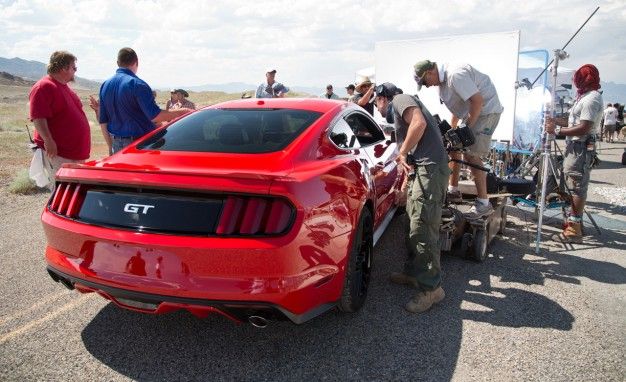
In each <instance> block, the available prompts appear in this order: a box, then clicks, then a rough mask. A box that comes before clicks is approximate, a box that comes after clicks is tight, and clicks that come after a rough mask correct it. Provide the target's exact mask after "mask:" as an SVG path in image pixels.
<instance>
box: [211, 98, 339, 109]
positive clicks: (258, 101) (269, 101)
mask: <svg viewBox="0 0 626 382" xmlns="http://www.w3.org/2000/svg"><path fill="white" fill-rule="evenodd" d="M347 104H348V102H347V101H337V100H328V99H324V98H247V99H240V100H234V101H226V102H221V103H218V104H215V105H212V106H209V107H208V108H210V109H274V108H276V109H297V110H310V111H316V112H319V113H327V112H329V111H331V110H333V109H336V108H338V107H344V108H345V107H346V105H347Z"/></svg>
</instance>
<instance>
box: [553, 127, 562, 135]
mask: <svg viewBox="0 0 626 382" xmlns="http://www.w3.org/2000/svg"><path fill="white" fill-rule="evenodd" d="M554 132H555V133H556V135H560V134H561V126H557V127H556V129H554Z"/></svg>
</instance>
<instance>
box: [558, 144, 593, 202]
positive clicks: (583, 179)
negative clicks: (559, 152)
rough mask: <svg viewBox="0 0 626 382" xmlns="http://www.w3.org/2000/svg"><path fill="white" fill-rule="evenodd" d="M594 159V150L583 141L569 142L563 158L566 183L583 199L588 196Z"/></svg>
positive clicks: (573, 192) (574, 193)
mask: <svg viewBox="0 0 626 382" xmlns="http://www.w3.org/2000/svg"><path fill="white" fill-rule="evenodd" d="M592 160H593V151H587V145H586V144H585V143H584V142H583V141H568V142H567V146H565V157H564V159H563V172H564V173H565V183H566V184H567V188H569V189H570V190H571V192H572V194H573V195H576V196H578V197H579V198H582V199H586V198H587V189H588V188H589V178H590V177H591V162H592Z"/></svg>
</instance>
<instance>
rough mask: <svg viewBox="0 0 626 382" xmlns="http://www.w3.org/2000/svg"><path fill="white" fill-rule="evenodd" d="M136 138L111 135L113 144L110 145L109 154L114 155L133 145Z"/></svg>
mask: <svg viewBox="0 0 626 382" xmlns="http://www.w3.org/2000/svg"><path fill="white" fill-rule="evenodd" d="M137 138H138V137H116V136H113V135H111V140H112V141H113V143H112V144H111V154H115V153H116V152H118V151H120V150H121V149H123V148H124V147H126V146H128V145H130V144H131V143H133V142H134V141H135V140H136V139H137Z"/></svg>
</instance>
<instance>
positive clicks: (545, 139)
mask: <svg viewBox="0 0 626 382" xmlns="http://www.w3.org/2000/svg"><path fill="white" fill-rule="evenodd" d="M568 57H569V55H568V54H567V53H566V52H565V51H564V50H562V49H555V50H554V60H553V61H554V64H553V66H552V89H550V95H551V98H552V100H551V102H550V116H551V117H552V119H554V118H555V117H556V79H557V75H558V68H559V61H560V60H565V59H566V58H568ZM553 141H554V135H553V134H549V133H548V132H547V131H546V129H545V123H544V128H543V133H542V135H541V144H542V151H541V163H542V170H541V174H540V176H539V179H541V199H540V202H539V221H538V223H537V241H536V243H535V253H536V254H539V244H540V242H541V226H542V224H543V212H544V210H545V204H546V188H547V185H548V179H549V176H550V174H548V171H551V172H552V175H554V176H555V178H556V172H555V170H554V164H553V163H552V157H551V152H552V142H553Z"/></svg>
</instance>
